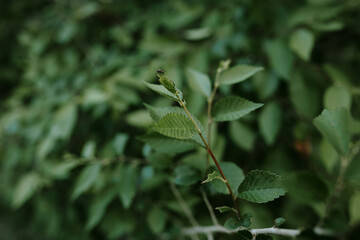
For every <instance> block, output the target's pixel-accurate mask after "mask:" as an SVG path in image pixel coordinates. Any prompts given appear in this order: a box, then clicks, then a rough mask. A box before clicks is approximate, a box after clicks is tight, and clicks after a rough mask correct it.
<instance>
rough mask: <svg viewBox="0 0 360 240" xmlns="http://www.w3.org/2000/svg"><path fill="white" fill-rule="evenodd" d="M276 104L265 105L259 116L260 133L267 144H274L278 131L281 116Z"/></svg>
mask: <svg viewBox="0 0 360 240" xmlns="http://www.w3.org/2000/svg"><path fill="white" fill-rule="evenodd" d="M281 113H282V112H281V109H280V107H279V105H278V104H276V103H274V102H273V103H270V104H267V105H266V106H265V107H264V109H263V110H262V111H261V113H260V116H259V127H260V133H261V135H262V136H263V137H264V139H265V141H266V143H267V144H269V145H271V144H273V143H274V141H275V138H276V136H277V134H278V132H279V130H280V126H281V120H282V116H281V115H282V114H281Z"/></svg>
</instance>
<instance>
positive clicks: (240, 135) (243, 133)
mask: <svg viewBox="0 0 360 240" xmlns="http://www.w3.org/2000/svg"><path fill="white" fill-rule="evenodd" d="M229 135H230V138H231V139H232V140H233V141H234V142H235V144H236V145H237V146H239V147H240V148H242V149H244V150H246V151H251V150H253V148H254V142H255V137H256V135H255V133H254V131H253V130H252V129H251V128H250V127H248V126H247V125H245V124H243V123H241V122H239V121H233V122H230V127H229Z"/></svg>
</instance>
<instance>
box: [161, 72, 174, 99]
mask: <svg viewBox="0 0 360 240" xmlns="http://www.w3.org/2000/svg"><path fill="white" fill-rule="evenodd" d="M158 77H159V82H160V83H161V85H163V86H164V87H165V88H166V90H168V91H169V92H171V93H172V94H174V95H175V94H176V87H175V83H174V82H173V81H171V80H170V79H169V78H168V77H166V76H164V75H161V74H158Z"/></svg>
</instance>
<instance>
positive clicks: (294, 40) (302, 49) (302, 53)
mask: <svg viewBox="0 0 360 240" xmlns="http://www.w3.org/2000/svg"><path fill="white" fill-rule="evenodd" d="M314 41H315V36H314V34H313V33H312V32H311V31H309V30H307V29H305V28H301V29H298V30H296V31H295V32H294V33H292V35H291V37H290V48H291V50H293V51H294V52H295V53H296V54H297V55H298V56H299V57H300V58H301V59H303V60H304V61H308V60H309V59H310V56H311V51H312V49H313V47H314Z"/></svg>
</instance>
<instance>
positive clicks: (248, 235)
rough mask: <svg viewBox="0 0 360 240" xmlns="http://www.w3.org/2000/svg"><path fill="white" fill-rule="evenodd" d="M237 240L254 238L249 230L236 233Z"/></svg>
mask: <svg viewBox="0 0 360 240" xmlns="http://www.w3.org/2000/svg"><path fill="white" fill-rule="evenodd" d="M236 239H237V240H252V239H253V236H252V234H251V232H249V231H248V230H241V231H238V232H237V233H236Z"/></svg>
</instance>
